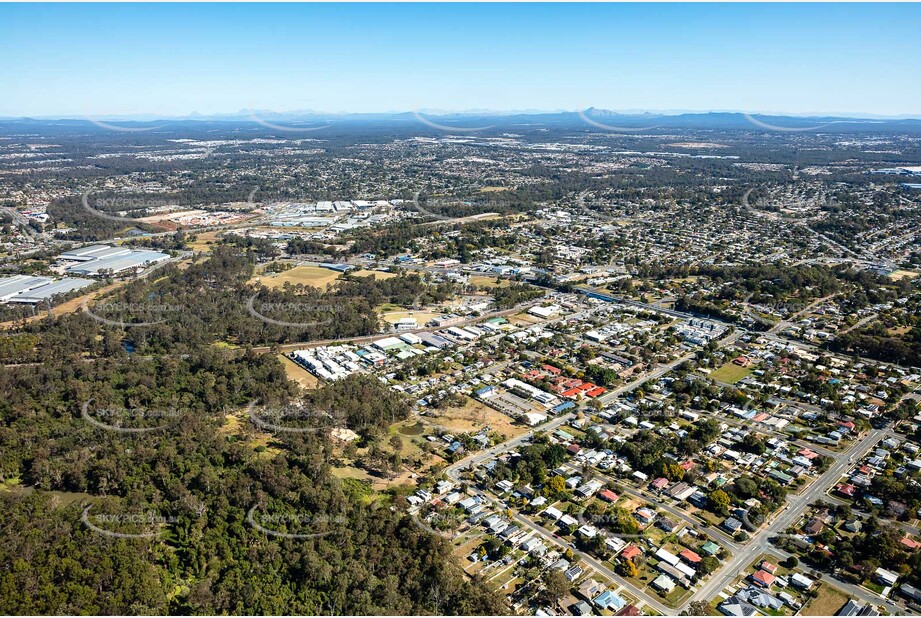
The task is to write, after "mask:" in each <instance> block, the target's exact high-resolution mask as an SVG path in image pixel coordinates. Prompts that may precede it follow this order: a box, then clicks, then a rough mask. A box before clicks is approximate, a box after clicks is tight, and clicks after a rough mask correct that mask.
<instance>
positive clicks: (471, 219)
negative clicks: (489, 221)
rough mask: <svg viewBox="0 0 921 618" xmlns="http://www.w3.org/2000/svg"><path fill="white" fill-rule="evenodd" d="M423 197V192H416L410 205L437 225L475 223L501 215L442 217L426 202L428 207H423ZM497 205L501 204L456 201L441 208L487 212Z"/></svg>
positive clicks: (488, 213)
mask: <svg viewBox="0 0 921 618" xmlns="http://www.w3.org/2000/svg"><path fill="white" fill-rule="evenodd" d="M421 195H422V192H421V191H416V193H415V194H414V195H413V198H412V200H411V201H410V205H411V206H412V208H413V209H414V210H415V211H416V212H418V213H419V214H421V215H423V216H424V217H427V218H429V219H434V220H435V221H433V222H432V223H435V222H438V223H456V222H466V221H469V222H474V221H476V220H478V219H483V218H486V217H490V216H495V215H497V214H499V213H497V212H491V211H486V212H470V213H469V214H466V215H460V216H455V217H449V216H446V215H440V214H438V213H436V212H433V211H432V210H430V208H426V206H429V207H430V205H429V204H428V202H426V206H423V205H422V203H421V202H420V199H419V198H420V196H421ZM497 205H501V204H499V203H496V202H491V203H490V204H487V205H484V206H479V205H477V204H474V203H471V202H464V201H460V200H454V201H452V202H445V203H444V204H439V206H440V207H450V208H458V207H460V208H463V209H468V210H474V209H476V210H480V209H481V208H483V207H485V208H487V210H488V209H489V208H490V207H491V206H497Z"/></svg>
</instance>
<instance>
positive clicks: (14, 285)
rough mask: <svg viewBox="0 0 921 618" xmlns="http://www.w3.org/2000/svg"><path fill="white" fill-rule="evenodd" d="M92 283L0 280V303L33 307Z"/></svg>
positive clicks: (67, 279)
mask: <svg viewBox="0 0 921 618" xmlns="http://www.w3.org/2000/svg"><path fill="white" fill-rule="evenodd" d="M92 283H93V282H92V281H90V280H89V279H76V278H73V277H65V278H64V279H60V280H58V281H55V280H54V279H52V278H50V277H32V276H30V275H15V276H13V277H4V278H3V279H0V303H20V304H26V305H35V304H37V303H40V302H42V301H44V300H49V299H51V298H52V297H54V296H57V295H58V294H67V293H68V292H73V291H74V290H79V289H80V288H85V287H86V286H88V285H91V284H92Z"/></svg>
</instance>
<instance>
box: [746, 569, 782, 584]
mask: <svg viewBox="0 0 921 618" xmlns="http://www.w3.org/2000/svg"><path fill="white" fill-rule="evenodd" d="M776 580H777V578H776V577H774V576H773V575H771V574H770V573H768V572H767V571H756V572H755V573H754V574H753V575H752V581H755V582H757V583H759V584H762V585H764V586H772V585H773V584H774V582H775V581H776Z"/></svg>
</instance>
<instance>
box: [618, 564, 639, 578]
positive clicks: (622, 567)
mask: <svg viewBox="0 0 921 618" xmlns="http://www.w3.org/2000/svg"><path fill="white" fill-rule="evenodd" d="M617 572H618V574H620V575H623V576H624V577H636V576H637V575H638V574H639V569H637V568H636V565H635V564H633V561H632V560H623V561H622V562H620V563H619V564H618V565H617Z"/></svg>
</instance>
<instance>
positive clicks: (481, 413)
mask: <svg viewBox="0 0 921 618" xmlns="http://www.w3.org/2000/svg"><path fill="white" fill-rule="evenodd" d="M434 412H435V415H433V416H425V417H423V420H424V421H425V422H426V423H427V424H432V425H438V426H440V427H444V428H445V429H447V430H448V431H451V432H453V433H460V432H470V431H479V430H480V429H481V428H482V427H484V426H486V425H489V426H490V427H491V428H492V429H493V431H497V432H499V433H500V434H502V435H504V436H505V437H506V438H512V437H515V436H519V435H521V434H523V433H524V432H525V431H527V430H528V428H527V427H525V426H524V425H518V424H516V423H515V422H514V421H513V420H512V419H511V418H510V417H509V416H507V415H505V414H503V413H501V412H499V411H497V410H493V409H492V408H490V407H489V406H487V405H486V404H484V403H481V402H479V401H476V400H475V399H471V398H470V397H467V401H466V403H465V404H464V405H463V406H462V407H460V408H450V409H448V410H437V411H434Z"/></svg>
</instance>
